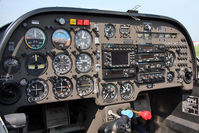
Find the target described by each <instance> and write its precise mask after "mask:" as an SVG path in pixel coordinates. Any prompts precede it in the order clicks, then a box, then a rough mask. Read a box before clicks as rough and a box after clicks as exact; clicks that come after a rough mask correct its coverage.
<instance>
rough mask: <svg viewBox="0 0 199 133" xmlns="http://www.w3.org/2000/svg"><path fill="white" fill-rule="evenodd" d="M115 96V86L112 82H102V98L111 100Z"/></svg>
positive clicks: (106, 100)
mask: <svg viewBox="0 0 199 133" xmlns="http://www.w3.org/2000/svg"><path fill="white" fill-rule="evenodd" d="M116 96H117V87H116V85H114V84H104V85H103V88H102V98H103V100H104V101H105V102H111V101H113V100H114V99H115V98H116Z"/></svg>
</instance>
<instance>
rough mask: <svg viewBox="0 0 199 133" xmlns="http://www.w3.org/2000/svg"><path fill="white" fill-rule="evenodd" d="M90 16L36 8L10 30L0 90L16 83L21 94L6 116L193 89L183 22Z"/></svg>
mask: <svg viewBox="0 0 199 133" xmlns="http://www.w3.org/2000/svg"><path fill="white" fill-rule="evenodd" d="M90 11H91V10H77V11H73V10H69V9H67V8H66V9H65V8H63V9H60V8H49V9H45V10H44V9H38V10H36V11H33V12H31V13H29V14H26V15H24V16H23V17H22V18H20V19H19V20H20V21H16V22H14V23H13V26H11V27H9V28H10V29H9V30H7V33H6V36H4V37H3V39H2V40H1V49H0V58H1V60H0V61H1V66H0V85H1V86H2V87H1V88H4V89H5V88H7V86H8V85H7V83H10V81H14V82H16V83H17V84H18V86H17V87H18V88H19V90H20V95H19V96H21V97H20V98H18V99H17V100H15V101H14V102H11V103H13V105H14V108H13V109H11V108H10V109H9V110H10V112H12V111H13V110H15V109H17V108H19V107H21V106H27V105H34V104H43V103H51V102H59V101H70V100H76V99H86V98H93V99H95V102H96V104H98V105H101V106H104V105H109V104H116V103H123V102H129V101H134V100H136V98H137V96H138V95H139V94H140V92H143V91H152V90H157V89H163V88H173V87H180V88H182V89H184V90H189V89H192V88H193V79H194V78H195V75H196V70H195V64H196V63H195V55H194V54H195V53H194V52H193V51H194V50H193V44H192V41H191V39H190V36H189V34H188V33H187V32H186V30H185V29H184V27H183V26H182V25H181V24H179V23H178V22H176V21H174V20H172V19H169V18H164V17H159V16H155V15H154V16H151V15H142V14H136V16H134V15H135V14H134V13H121V12H109V11H103V12H101V11H91V12H90ZM59 18H62V20H60V21H59V22H58V21H56V20H58V19H59ZM135 18H137V19H135ZM5 84H6V86H5ZM12 84H13V82H12ZM0 92H1V91H0ZM10 99H11V100H12V99H14V98H10ZM2 101H3V100H1V98H0V102H1V103H0V108H1V109H2V110H4V109H5V108H7V107H6V106H5V105H4V103H2ZM8 108H9V107H8Z"/></svg>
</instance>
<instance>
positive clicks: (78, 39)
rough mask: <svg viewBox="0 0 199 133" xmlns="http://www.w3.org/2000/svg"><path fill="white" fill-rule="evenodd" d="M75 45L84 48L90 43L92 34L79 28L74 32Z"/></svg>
mask: <svg viewBox="0 0 199 133" xmlns="http://www.w3.org/2000/svg"><path fill="white" fill-rule="evenodd" d="M75 45H76V48H77V49H80V50H86V49H89V48H90V47H91V45H92V36H91V34H90V33H89V32H88V31H87V30H79V31H78V32H77V33H76V34H75Z"/></svg>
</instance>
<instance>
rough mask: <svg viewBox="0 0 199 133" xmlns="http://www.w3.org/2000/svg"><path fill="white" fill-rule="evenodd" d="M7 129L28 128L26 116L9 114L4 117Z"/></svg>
mask: <svg viewBox="0 0 199 133" xmlns="http://www.w3.org/2000/svg"><path fill="white" fill-rule="evenodd" d="M3 121H4V123H5V125H6V127H7V129H18V128H23V127H25V126H26V115H25V114H24V113H16V114H9V115H4V116H3Z"/></svg>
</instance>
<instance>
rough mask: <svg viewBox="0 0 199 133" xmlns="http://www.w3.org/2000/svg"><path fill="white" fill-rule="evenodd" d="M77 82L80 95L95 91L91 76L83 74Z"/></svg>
mask: <svg viewBox="0 0 199 133" xmlns="http://www.w3.org/2000/svg"><path fill="white" fill-rule="evenodd" d="M76 82H77V84H76V86H77V92H78V95H79V96H86V95H89V94H90V93H92V92H93V80H92V78H91V77H90V76H87V75H83V76H81V77H79V78H78V79H77V81H76Z"/></svg>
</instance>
